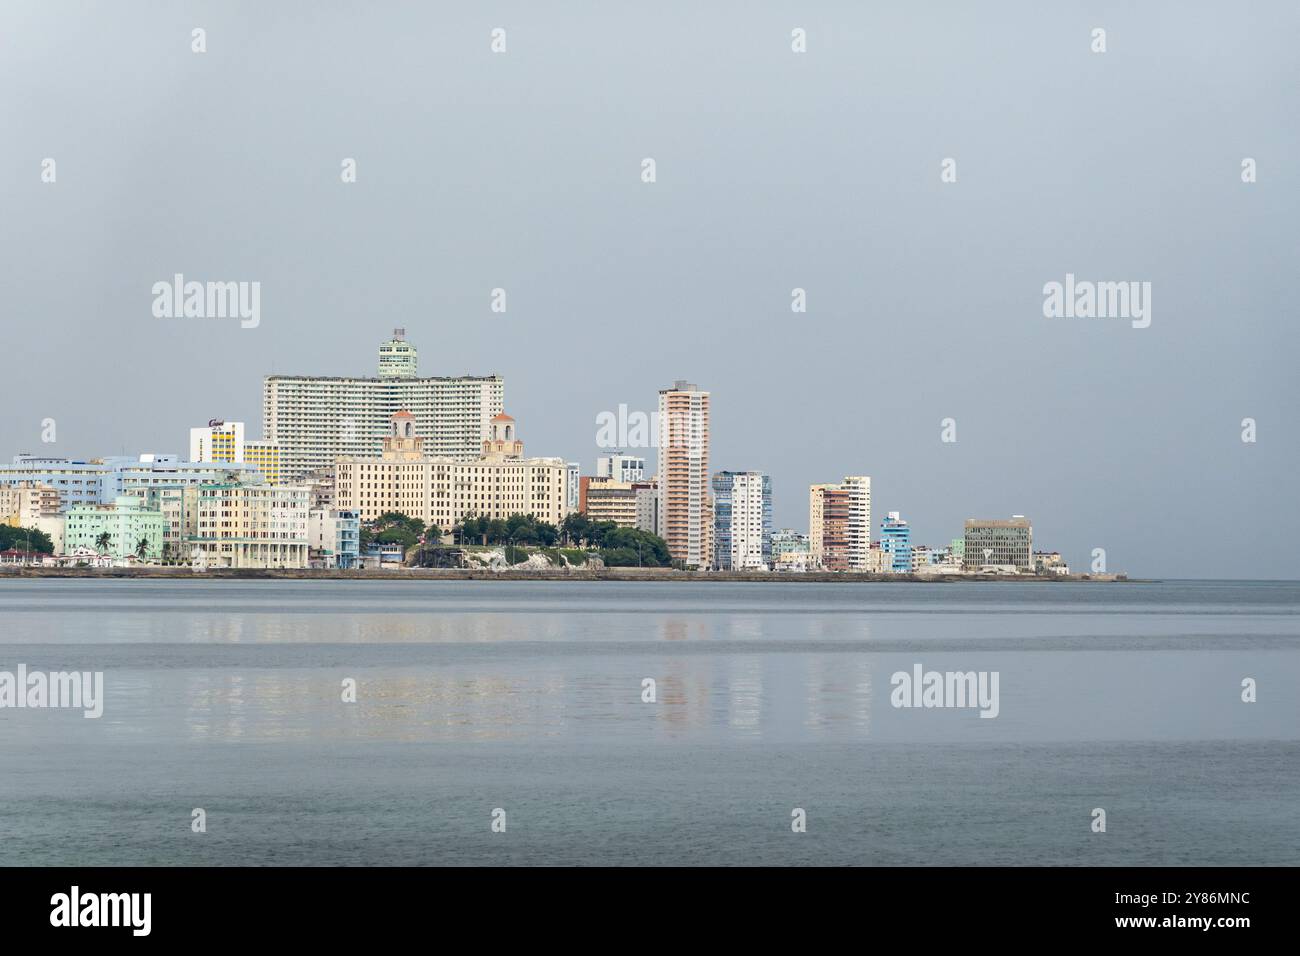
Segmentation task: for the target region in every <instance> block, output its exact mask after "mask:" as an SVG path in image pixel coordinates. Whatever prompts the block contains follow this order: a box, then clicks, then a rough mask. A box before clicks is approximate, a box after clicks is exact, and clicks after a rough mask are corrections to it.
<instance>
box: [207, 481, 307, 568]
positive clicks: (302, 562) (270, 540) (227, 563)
mask: <svg viewBox="0 0 1300 956" xmlns="http://www.w3.org/2000/svg"><path fill="white" fill-rule="evenodd" d="M310 501H311V492H310V491H309V490H308V489H307V488H304V487H301V486H294V485H268V484H265V483H263V484H252V483H243V482H231V483H225V484H210V485H200V486H199V488H198V500H197V522H196V524H197V528H196V531H195V533H194V535H193V536H192V537H190V539H189V540H188V541H187V545H188V547H189V550H190V556H191V559H192V560H194V561H195V562H196V563H198V564H201V565H202V566H203V567H205V568H305V567H307V566H308V563H307V548H308V543H307V539H308V528H307V524H308V511H309V504H310Z"/></svg>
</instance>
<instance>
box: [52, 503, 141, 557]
mask: <svg viewBox="0 0 1300 956" xmlns="http://www.w3.org/2000/svg"><path fill="white" fill-rule="evenodd" d="M165 525H166V522H165V520H164V519H163V516H162V513H161V512H159V511H156V510H154V509H152V508H147V507H145V504H144V502H143V501H141V499H140V498H139V497H137V496H135V495H119V496H118V497H117V498H115V499H114V500H113V503H112V504H76V505H72V506H71V507H69V508H68V510H67V512H66V513H65V523H64V532H63V536H64V541H63V547H64V550H65V551H75V550H76V549H77V548H90V549H92V550H95V551H97V552H99V553H102V554H106V555H108V556H109V557H112V558H125V557H127V556H133V557H137V558H140V559H141V560H145V561H158V560H160V559H161V558H162V542H163V529H164V527H165Z"/></svg>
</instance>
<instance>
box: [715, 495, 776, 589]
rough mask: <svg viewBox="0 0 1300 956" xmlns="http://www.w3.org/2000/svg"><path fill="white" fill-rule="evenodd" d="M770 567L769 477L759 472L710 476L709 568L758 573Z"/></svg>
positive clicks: (770, 502) (770, 499) (770, 508)
mask: <svg viewBox="0 0 1300 956" xmlns="http://www.w3.org/2000/svg"><path fill="white" fill-rule="evenodd" d="M771 564H772V478H771V476H769V475H766V474H764V473H763V472H761V471H719V472H717V473H716V474H715V475H714V476H713V567H715V568H716V569H717V570H719V571H762V570H766V569H767V568H769V567H771Z"/></svg>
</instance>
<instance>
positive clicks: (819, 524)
mask: <svg viewBox="0 0 1300 956" xmlns="http://www.w3.org/2000/svg"><path fill="white" fill-rule="evenodd" d="M848 525H849V493H848V492H847V491H845V490H844V489H843V488H841V487H840V486H839V485H811V486H810V487H809V488H808V551H809V554H811V556H812V563H813V564H814V565H815V566H816V567H818V568H820V569H821V570H822V571H847V570H848V569H849V537H848V535H849V529H848Z"/></svg>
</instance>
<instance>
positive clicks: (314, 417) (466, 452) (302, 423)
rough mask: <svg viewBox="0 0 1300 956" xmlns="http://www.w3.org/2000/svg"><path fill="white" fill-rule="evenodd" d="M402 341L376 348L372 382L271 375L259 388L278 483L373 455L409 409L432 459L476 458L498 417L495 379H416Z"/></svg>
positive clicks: (499, 392) (500, 387) (499, 387)
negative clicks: (276, 458)
mask: <svg viewBox="0 0 1300 956" xmlns="http://www.w3.org/2000/svg"><path fill="white" fill-rule="evenodd" d="M398 331H399V332H402V335H401V336H400V337H398V336H396V335H395V336H394V338H393V339H390V340H389V341H387V342H385V343H383V344H382V345H380V347H379V374H378V376H377V377H375V378H350V377H331V376H311V375H268V376H267V377H266V378H265V380H264V382H263V386H262V434H263V436H264V439H265V440H266V441H267V442H272V443H274V444H276V445H278V446H279V455H280V462H279V465H280V473H281V476H282V480H285V481H292V480H297V479H299V478H301V477H303V476H305V475H307V474H309V473H310V472H314V471H319V470H321V469H323V468H326V467H329V466H330V465H332V464H333V463H334V461H335V460H336V459H339V458H353V459H360V458H368V457H377V456H378V455H379V454H380V453H381V451H382V450H383V442H384V438H385V436H387V435H388V428H389V423H390V422H391V421H392V417H393V415H394V414H396V413H397V412H399V411H406V412H408V413H409V414H410V415H411V416H412V419H413V421H414V427H415V434H416V435H417V436H418V437H420V438H422V439H423V440H424V443H425V449H426V451H427V452H428V453H429V454H430V455H432V456H435V457H439V458H449V459H452V460H456V461H473V460H474V459H476V458H477V457H478V456H479V454H480V453H481V450H482V445H483V440H484V439H485V438H487V436H488V431H489V428H490V424H491V421H492V418H493V416H495V415H499V414H501V411H502V406H503V401H504V391H505V386H504V383H503V381H502V379H501V376H499V375H486V376H469V375H466V376H460V377H449V378H444V377H439V378H418V377H416V374H415V373H416V369H417V364H416V351H415V348H414V346H412V345H410V344H409V343H407V342H406V341H405V333H404V331H403V330H398Z"/></svg>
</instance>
